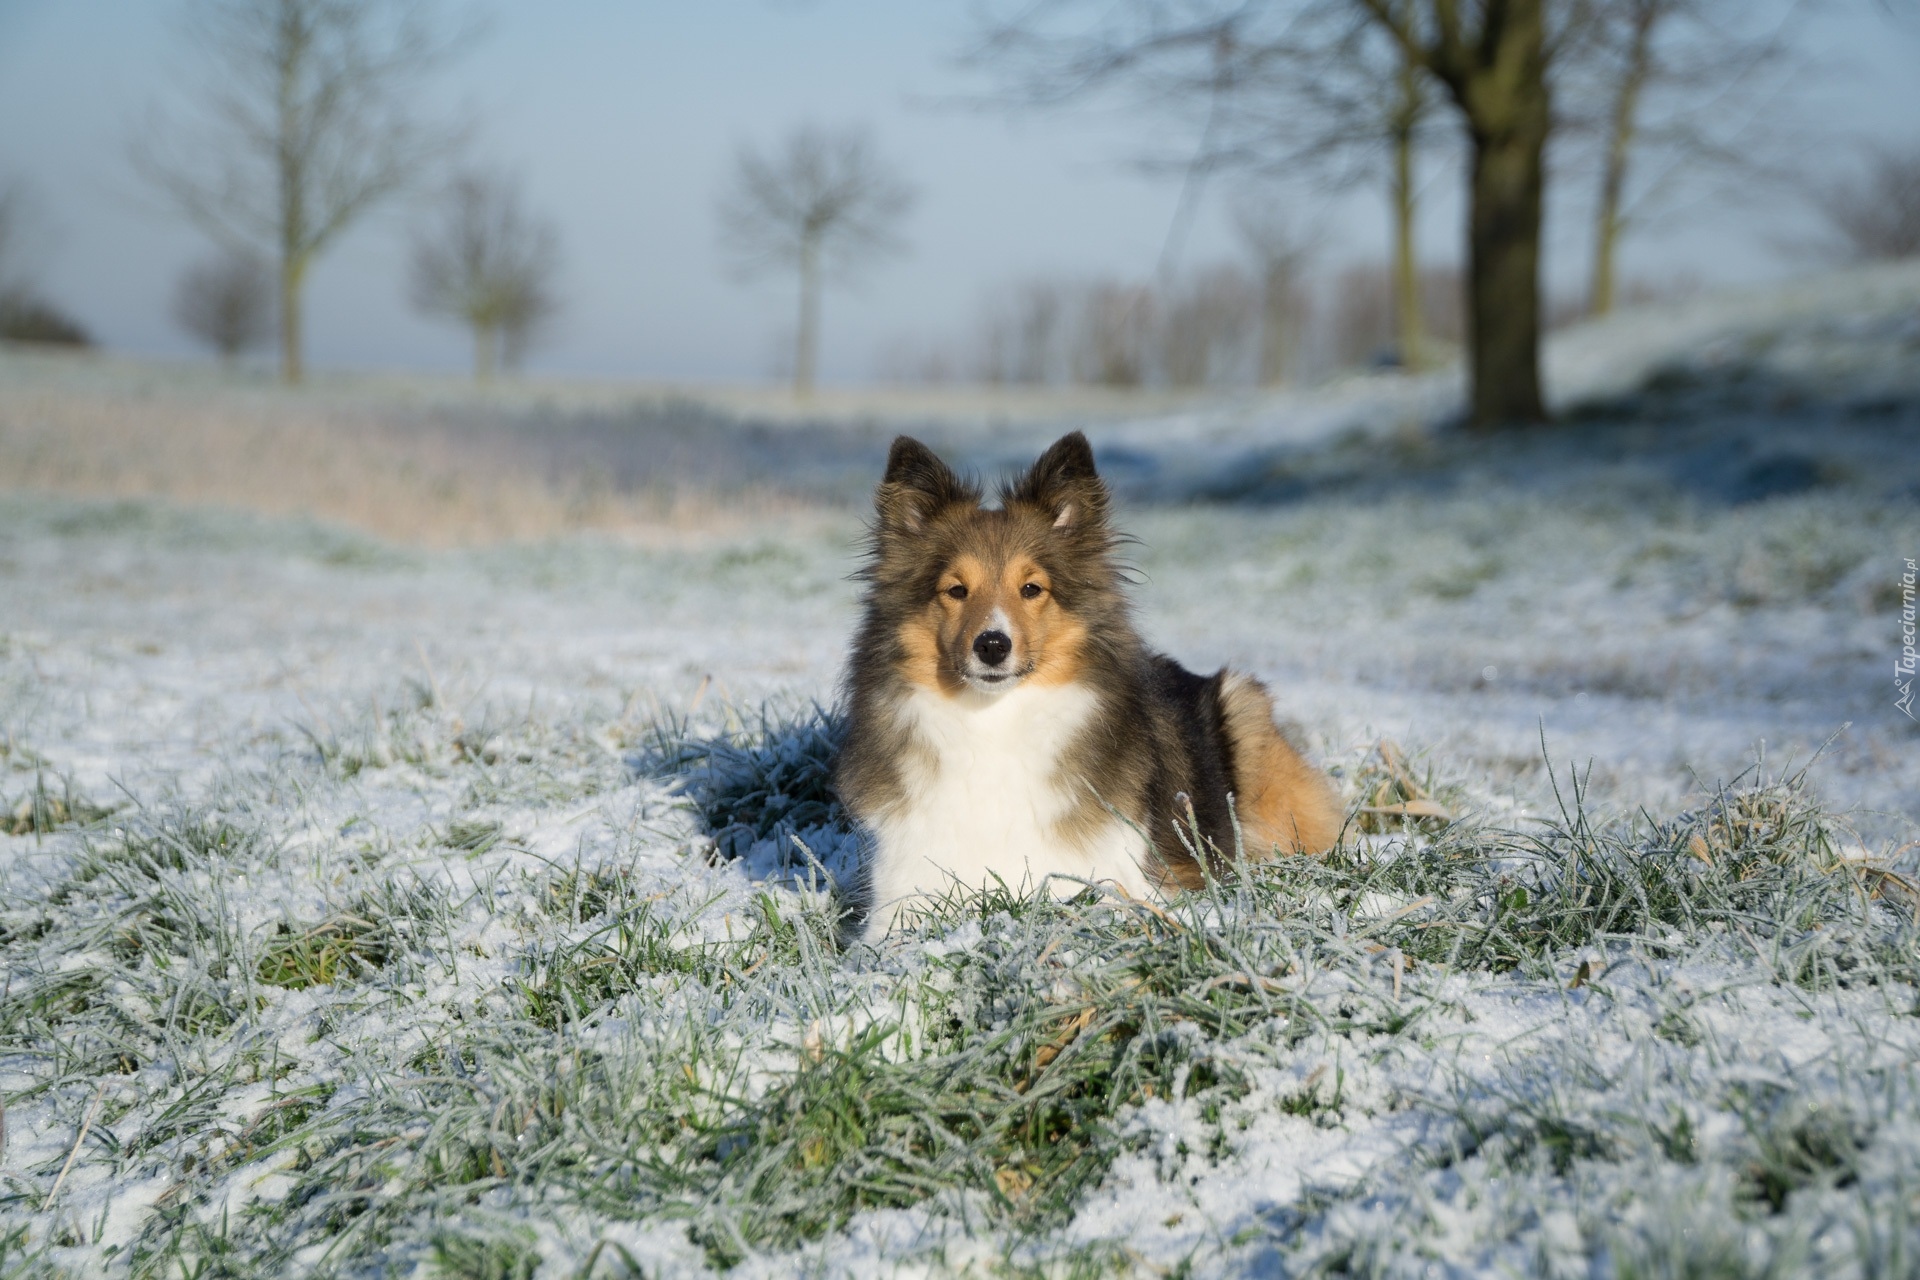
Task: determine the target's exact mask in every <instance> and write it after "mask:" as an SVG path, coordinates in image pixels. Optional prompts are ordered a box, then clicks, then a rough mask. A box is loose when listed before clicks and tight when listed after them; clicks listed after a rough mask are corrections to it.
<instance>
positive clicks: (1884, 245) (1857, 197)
mask: <svg viewBox="0 0 1920 1280" xmlns="http://www.w3.org/2000/svg"><path fill="white" fill-rule="evenodd" d="M1815 203H1816V205H1817V207H1818V209H1819V211H1820V213H1821V215H1822V219H1823V220H1824V221H1825V222H1826V224H1827V228H1828V230H1829V231H1831V232H1832V234H1833V236H1834V238H1835V240H1836V241H1837V242H1838V243H1837V248H1838V250H1839V252H1840V253H1841V254H1842V255H1843V256H1845V257H1848V258H1852V259H1853V260H1855V261H1857V262H1872V261H1876V260H1884V259H1891V258H1908V257H1912V256H1914V255H1916V254H1920V143H1916V144H1910V145H1908V146H1906V147H1893V146H1880V147H1873V148H1870V149H1869V150H1868V152H1867V156H1866V166H1865V172H1863V173H1860V174H1858V175H1856V176H1854V177H1851V178H1843V179H1840V180H1839V181H1836V182H1833V183H1830V184H1828V185H1827V186H1826V187H1825V188H1823V189H1822V190H1821V191H1820V192H1819V193H1818V194H1817V195H1816V197H1815Z"/></svg>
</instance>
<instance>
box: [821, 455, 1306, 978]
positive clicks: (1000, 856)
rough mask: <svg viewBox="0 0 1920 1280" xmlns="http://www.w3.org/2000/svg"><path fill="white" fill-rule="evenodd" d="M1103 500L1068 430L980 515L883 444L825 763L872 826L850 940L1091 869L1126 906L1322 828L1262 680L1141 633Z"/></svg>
mask: <svg viewBox="0 0 1920 1280" xmlns="http://www.w3.org/2000/svg"><path fill="white" fill-rule="evenodd" d="M1108 508H1109V494H1108V491H1107V486H1106V484H1105V482H1104V481H1102V480H1101V478H1100V476H1099V474H1098V472H1097V471H1096V469H1095V467H1094V459H1093V449H1092V447H1091V446H1090V445H1089V444H1088V443H1087V438H1086V437H1085V436H1084V435H1082V434H1081V433H1079V432H1077V431H1076V432H1074V433H1072V434H1071V435H1067V436H1065V437H1063V438H1061V439H1060V440H1059V441H1057V442H1056V443H1055V444H1054V445H1053V446H1052V447H1050V448H1049V449H1048V450H1047V451H1046V452H1045V453H1044V454H1042V455H1041V457H1040V459H1039V460H1038V461H1037V462H1035V463H1034V464H1033V467H1032V469H1031V470H1029V471H1028V472H1027V473H1026V474H1025V475H1024V476H1021V477H1018V478H1017V479H1013V480H1010V481H1009V482H1007V483H1005V484H1003V485H1002V486H1001V488H1000V491H999V494H998V502H997V505H994V506H986V505H983V503H982V495H981V491H980V489H979V488H978V487H976V486H975V485H973V484H971V483H969V482H967V481H965V480H962V479H961V478H960V477H959V476H957V475H956V474H955V473H954V472H953V471H952V469H951V468H949V467H948V466H947V465H946V464H945V463H944V462H942V461H941V460H940V459H939V458H938V457H937V456H935V455H934V453H933V451H932V450H930V449H928V448H927V447H926V446H925V445H923V444H921V443H920V442H918V441H916V440H912V439H909V438H908V437H906V436H901V437H899V438H898V439H896V440H895V441H894V442H893V447H892V449H891V451H890V453H889V455H888V458H887V470H886V476H885V478H884V479H883V480H882V482H881V484H880V486H879V488H878V489H877V490H876V491H875V494H874V521H873V525H872V527H871V539H870V543H869V547H868V556H867V560H866V563H865V566H864V567H863V569H862V571H861V575H860V576H861V577H862V578H864V579H865V582H866V591H865V598H864V602H863V607H864V615H863V618H862V621H861V624H860V628H859V632H858V635H857V637H856V640H855V643H854V648H853V651H852V654H851V658H850V661H849V665H848V671H847V678H846V689H845V694H844V700H845V705H846V707H847V712H848V715H847V726H846V740H845V745H844V746H843V748H842V750H841V755H840V759H839V762H838V765H837V767H836V776H835V782H836V786H837V788H838V790H839V793H840V798H841V800H842V802H843V803H844V804H845V805H846V807H847V809H848V811H849V812H850V813H851V814H852V816H853V817H854V818H855V819H856V821H857V822H858V823H859V824H860V825H861V826H862V828H864V830H865V832H866V833H867V835H868V837H869V839H870V846H869V856H868V858H867V862H866V867H867V875H866V884H865V891H866V892H865V905H866V937H867V938H868V939H869V940H871V941H877V940H879V939H881V938H883V937H884V936H885V935H886V934H887V933H888V932H889V931H891V929H892V928H893V926H894V925H895V923H896V922H897V921H898V919H899V918H900V915H901V913H902V912H903V911H906V910H911V909H912V908H913V907H914V906H915V905H916V904H920V905H923V906H924V905H925V903H926V902H927V901H928V900H930V899H932V898H935V897H939V896H941V895H944V894H946V893H948V892H950V891H951V890H953V889H955V888H956V887H958V888H967V889H974V890H982V889H987V888H991V887H993V886H994V885H995V883H996V882H998V883H999V884H1002V885H1004V886H1005V887H1006V888H1008V889H1010V890H1013V891H1016V892H1028V891H1031V890H1032V889H1034V888H1037V887H1040V886H1042V885H1045V884H1050V885H1051V888H1052V890H1053V891H1054V892H1056V893H1061V894H1068V895H1070V894H1072V893H1076V892H1079V891H1080V890H1081V889H1082V888H1083V887H1084V884H1083V882H1099V881H1108V882H1111V883H1112V884H1114V885H1116V886H1118V887H1119V888H1120V889H1121V890H1123V891H1125V892H1126V893H1128V894H1130V895H1132V896H1134V897H1136V898H1142V899H1145V898H1147V897H1148V896H1149V895H1151V894H1153V893H1155V892H1156V891H1166V890H1169V889H1181V888H1198V887H1199V886H1201V885H1202V884H1204V883H1205V882H1206V878H1207V876H1208V875H1210V874H1214V875H1219V874H1225V873H1226V872H1227V871H1228V870H1230V867H1229V865H1228V863H1227V861H1226V860H1227V859H1231V858H1233V857H1235V856H1237V855H1238V856H1246V857H1250V858H1257V857H1264V856H1268V855H1270V854H1272V853H1274V852H1275V851H1279V852H1285V853H1306V854H1316V853H1321V852H1324V851H1325V850H1327V849H1328V848H1330V847H1331V846H1332V845H1333V843H1334V842H1335V840H1337V839H1338V837H1339V834H1340V828H1341V818H1342V813H1341V805H1340V802H1339V800H1338V798H1337V797H1336V795H1335V793H1334V789H1333V786H1332V784H1331V782H1330V781H1329V779H1328V778H1327V776H1326V775H1325V774H1324V773H1321V772H1320V771H1319V770H1317V769H1315V768H1314V767H1313V766H1312V765H1311V764H1309V763H1308V762H1307V760H1306V758H1305V756H1304V755H1303V754H1302V752H1301V749H1300V747H1299V746H1298V745H1297V744H1296V742H1295V741H1293V740H1292V738H1291V737H1290V735H1289V734H1288V733H1287V732H1284V731H1283V730H1282V729H1281V728H1280V727H1279V726H1278V725H1276V724H1275V722H1274V713H1273V701H1272V698H1271V697H1270V696H1269V695H1268V693H1267V690H1266V688H1265V687H1264V686H1263V685H1262V684H1261V683H1260V682H1259V681H1258V680H1255V679H1253V678H1252V677H1251V676H1247V675H1244V674H1241V673H1239V672H1235V671H1226V670H1223V671H1219V672H1216V673H1214V674H1213V675H1210V676H1201V675H1196V674H1195V673H1193V672H1191V671H1188V670H1187V669H1186V668H1185V667H1182V666H1181V665H1180V664H1179V663H1178V662H1175V661H1174V660H1173V659H1172V658H1169V657H1167V656H1165V655H1163V654H1158V653H1155V652H1153V651H1152V650H1150V649H1149V648H1148V647H1147V646H1146V644H1145V643H1144V642H1143V641H1142V640H1141V638H1140V636H1139V633H1138V632H1137V631H1136V630H1135V629H1134V625H1133V621H1132V618H1131V616H1130V613H1129V609H1128V603H1127V598H1126V595H1125V593H1124V591H1123V586H1124V578H1125V570H1124V568H1123V567H1122V566H1121V565H1120V564H1119V563H1118V562H1117V560H1116V558H1115V551H1116V544H1117V543H1118V542H1119V541H1121V538H1120V536H1119V535H1118V534H1117V533H1116V532H1115V531H1114V530H1113V529H1112V527H1111V526H1110V525H1109V523H1108ZM1203 860H1204V864H1203ZM1055 877H1058V878H1057V879H1054V878H1055Z"/></svg>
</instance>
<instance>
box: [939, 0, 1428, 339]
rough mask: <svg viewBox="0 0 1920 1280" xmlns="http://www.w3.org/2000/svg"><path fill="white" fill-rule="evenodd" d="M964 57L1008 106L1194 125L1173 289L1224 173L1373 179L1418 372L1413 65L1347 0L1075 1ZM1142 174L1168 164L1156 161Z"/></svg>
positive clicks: (1007, 24) (1173, 232) (1153, 156)
mask: <svg viewBox="0 0 1920 1280" xmlns="http://www.w3.org/2000/svg"><path fill="white" fill-rule="evenodd" d="M974 57H975V59H976V60H977V61H981V62H985V63H988V64H990V65H991V66H992V67H993V68H994V69H995V70H996V71H997V72H998V73H999V74H1000V75H1001V77H1002V78H1003V80H1004V81H1005V82H1006V84H1007V86H1008V88H1009V90H1010V92H1011V95H1012V97H1013V100H1014V101H1015V102H1016V103H1018V104H1020V105H1027V106H1050V105H1054V104H1057V103H1060V102H1063V101H1066V100H1069V99H1071V98H1074V97H1077V96H1080V95H1084V94H1088V93H1091V92H1096V91H1101V90H1114V91H1116V92H1119V93H1121V94H1122V95H1124V96H1127V97H1130V98H1132V99H1133V100H1135V101H1136V102H1137V103H1139V104H1141V105H1143V106H1145V107H1147V108H1149V109H1151V110H1154V111H1156V112H1163V113H1164V112H1167V111H1172V112H1174V113H1175V114H1183V115H1186V116H1188V117H1190V118H1191V119H1192V121H1193V123H1194V124H1195V125H1196V126H1197V128H1198V134H1197V138H1196V140H1195V142H1194V145H1193V150H1192V151H1191V153H1190V154H1189V155H1188V156H1187V157H1186V158H1185V159H1183V160H1180V161H1179V162H1178V164H1177V167H1178V168H1179V170H1180V172H1181V173H1182V175H1183V181H1182V188H1181V198H1180V201H1179V204H1178V206H1177V210H1176V213H1175V216H1174V219H1173V223H1172V225H1171V226H1170V227H1169V228H1168V233H1167V240H1166V245H1165V247H1164V248H1163V250H1162V253H1161V262H1160V269H1159V271H1158V273H1157V274H1158V277H1159V283H1160V285H1161V287H1163V288H1165V287H1167V286H1168V285H1169V284H1170V283H1171V280H1172V276H1173V272H1174V267H1175V264H1176V261H1177V256H1178V251H1179V247H1180V244H1181V243H1182V241H1183V239H1184V236H1185V231H1186V227H1187V225H1188V224H1189V223H1190V222H1191V220H1192V218H1193V216H1194V210H1195V207H1196V206H1197V204H1198V202H1199V198H1200V191H1201V189H1202V187H1203V184H1204V183H1205V182H1206V181H1207V179H1208V178H1209V176H1210V175H1212V174H1214V173H1217V172H1221V171H1225V170H1242V171H1252V172H1254V173H1258V174H1263V175H1276V174H1278V175H1285V176H1287V177H1289V178H1294V177H1297V176H1298V175H1299V174H1300V173H1301V172H1303V171H1305V172H1312V173H1316V174H1318V175H1319V176H1320V177H1321V178H1323V179H1324V180H1326V181H1328V182H1329V183H1331V184H1333V185H1336V186H1344V185H1349V184H1351V183H1353V182H1356V181H1363V180H1364V181H1371V180H1375V179H1378V180H1380V181H1382V182H1383V184H1384V185H1385V187H1386V188H1387V191H1388V195H1389V205H1390V211H1391V215H1392V228H1393V230H1392V250H1393V258H1394V264H1395V271H1396V274H1395V280H1396V281H1397V282H1398V285H1399V286H1400V287H1399V290H1398V293H1397V297H1398V300H1399V302H1400V303H1401V304H1402V305H1401V313H1402V317H1403V324H1402V326H1401V336H1400V346H1401V360H1402V363H1405V364H1408V365H1413V366H1417V365H1420V364H1422V363H1424V357H1423V351H1422V342H1421V333H1420V329H1419V308H1418V306H1417V296H1416V295H1417V288H1418V286H1417V280H1418V272H1419V268H1418V254H1417V246H1416V237H1415V229H1416V226H1417V222H1418V204H1419V201H1418V167H1419V155H1420V153H1421V152H1423V151H1425V150H1428V149H1430V148H1431V147H1432V146H1433V145H1434V143H1435V142H1436V141H1438V139H1439V134H1440V130H1439V129H1438V128H1437V127H1436V126H1437V125H1438V123H1439V117H1438V113H1437V112H1436V111H1435V107H1436V106H1437V93H1436V87H1435V85H1434V83H1433V81H1432V78H1431V76H1430V75H1429V74H1428V72H1427V71H1426V70H1425V69H1424V68H1423V66H1422V65H1421V64H1419V63H1418V62H1416V61H1415V60H1414V59H1412V58H1411V57H1409V56H1408V55H1407V53H1406V52H1405V51H1404V49H1402V47H1401V46H1400V45H1399V44H1398V43H1397V42H1395V41H1394V40H1392V39H1390V38H1388V37H1387V36H1386V35H1385V34H1384V33H1383V32H1382V31H1381V30H1379V28H1378V27H1377V26H1375V25H1374V24H1373V23H1372V22H1371V21H1369V20H1368V19H1367V17H1366V16H1365V14H1364V13H1361V12H1359V11H1358V10H1357V9H1356V7H1355V6H1354V5H1353V4H1351V3H1347V2H1346V0H1266V2H1261V0H1122V2H1121V3H1118V4H1092V3H1087V2H1084V0H1055V2H1053V3H1040V4H1027V5H1022V6H1021V7H1020V9H1019V10H1018V12H1017V15H1016V16H1015V17H1012V18H1010V19H1002V20H990V21H989V22H988V24H987V26H986V31H985V35H984V38H983V39H982V40H981V42H980V46H979V48H978V50H977V51H976V52H975V54H974ZM1141 159H1142V161H1143V163H1144V164H1146V166H1147V167H1148V168H1149V169H1163V168H1170V167H1176V165H1175V164H1174V162H1173V161H1171V160H1170V159H1169V158H1168V157H1166V156H1165V155H1164V153H1162V152H1158V151H1152V152H1148V153H1147V154H1145V155H1144V156H1142V157H1141Z"/></svg>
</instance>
